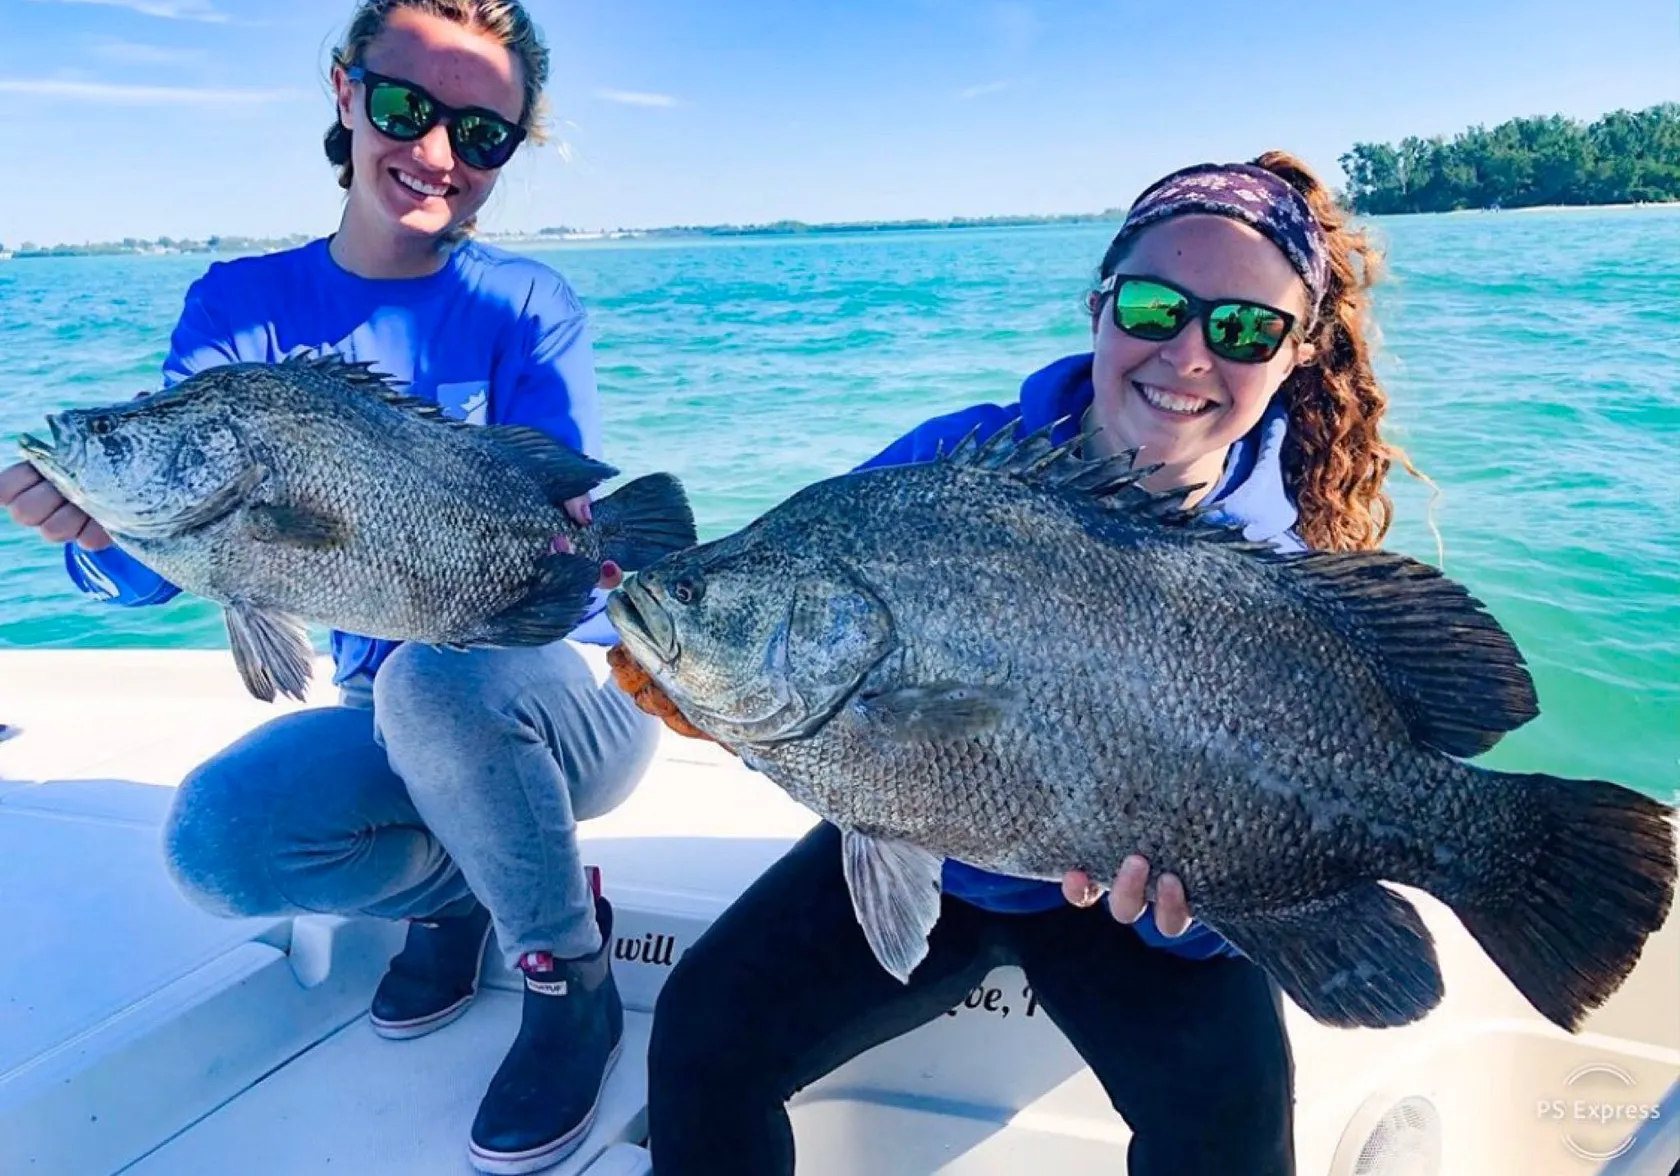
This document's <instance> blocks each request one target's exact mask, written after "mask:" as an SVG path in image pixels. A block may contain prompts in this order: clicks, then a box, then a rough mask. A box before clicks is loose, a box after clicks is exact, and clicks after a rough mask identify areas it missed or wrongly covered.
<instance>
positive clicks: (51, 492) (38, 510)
mask: <svg viewBox="0 0 1680 1176" xmlns="http://www.w3.org/2000/svg"><path fill="white" fill-rule="evenodd" d="M0 506H3V507H5V508H6V509H7V511H8V512H10V514H11V516H12V521H13V522H14V523H17V524H18V525H19V526H23V527H33V528H34V529H35V530H37V531H39V532H41V538H43V539H45V540H47V541H48V542H49V543H67V542H69V541H70V540H72V539H74V540H75V541H76V543H77V545H78V546H80V547H82V548H84V549H86V550H88V551H99V550H101V549H103V548H106V547H109V546H111V537H110V536H109V535H107V534H106V533H105V528H104V527H101V526H100V525H99V524H98V523H96V522H94V521H93V520H92V519H90V518H88V516H87V515H86V514H84V513H82V511H81V509H80V508H78V507H75V506H72V505H71V504H70V503H69V502H68V501H67V500H66V499H65V497H64V495H62V494H60V493H59V492H58V487H56V486H54V485H53V484H52V483H51V482H49V481H47V480H46V479H45V478H43V477H42V476H41V474H40V471H39V470H37V469H36V468H35V467H34V466H32V465H30V464H29V463H28V462H26V461H21V462H19V463H18V464H17V465H14V466H9V467H7V468H6V469H3V470H0Z"/></svg>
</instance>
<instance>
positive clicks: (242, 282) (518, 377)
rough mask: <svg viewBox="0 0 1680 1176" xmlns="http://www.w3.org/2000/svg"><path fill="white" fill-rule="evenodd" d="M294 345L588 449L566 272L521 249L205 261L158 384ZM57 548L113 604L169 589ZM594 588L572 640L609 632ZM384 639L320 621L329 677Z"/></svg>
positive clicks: (286, 351)
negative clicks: (410, 260)
mask: <svg viewBox="0 0 1680 1176" xmlns="http://www.w3.org/2000/svg"><path fill="white" fill-rule="evenodd" d="M299 350H309V351H315V352H331V353H333V354H336V355H339V356H341V357H342V358H344V359H346V360H348V361H350V362H353V363H355V362H365V363H372V364H373V365H374V367H375V368H377V369H378V370H379V371H381V372H383V373H385V374H386V375H388V376H390V377H392V378H393V379H394V380H396V381H398V382H399V383H400V384H404V385H406V387H405V388H404V391H405V392H407V393H408V394H409V395H411V396H415V397H419V398H420V399H423V400H429V401H431V402H432V403H434V404H437V405H438V406H439V407H441V408H442V409H443V411H444V412H445V414H447V415H448V416H451V417H454V418H455V419H457V420H465V421H469V422H471V423H473V424H478V425H485V424H489V425H528V426H530V427H532V428H535V429H539V430H541V431H542V432H544V433H547V434H548V435H549V436H551V437H554V438H555V439H557V440H559V441H561V442H563V443H564V444H566V445H568V446H570V447H571V448H573V449H577V450H581V451H582V452H584V453H587V454H589V455H590V456H592V457H598V456H599V450H600V420H599V415H598V409H597V405H596V390H595V364H594V358H593V355H592V349H591V346H590V342H589V331H588V320H587V315H586V313H585V311H584V308H583V304H582V303H581V302H579V301H578V297H577V295H576V294H575V293H574V292H573V291H572V288H571V286H569V285H568V284H567V282H566V280H565V279H564V278H563V277H561V276H560V275H559V274H558V273H556V272H555V271H554V270H552V269H550V268H549V267H548V266H546V265H544V264H542V263H541V262H540V261H537V260H535V259H533V258H529V257H521V256H519V255H518V254H514V253H509V252H506V251H505V250H501V249H495V248H492V247H490V246H488V245H484V244H482V243H480V242H476V241H468V242H466V243H464V244H462V245H460V246H459V247H457V248H456V249H455V250H454V252H453V253H451V254H450V257H449V260H448V262H447V263H446V264H445V265H444V266H443V268H441V269H440V270H438V272H437V273H435V274H431V275H428V276H426V277H422V278H403V279H394V280H383V279H375V278H362V277H357V276H356V275H354V274H352V273H349V272H348V271H346V270H344V269H342V268H340V267H339V265H338V263H337V262H335V261H334V260H333V258H332V254H331V253H330V252H329V250H328V240H327V239H326V238H322V239H320V240H316V241H311V242H310V243H309V244H307V245H303V246H300V247H299V248H297V249H288V250H285V251H283V252H279V253H270V254H267V255H264V256H258V257H242V258H237V259H234V260H231V261H219V262H216V263H215V264H214V265H212V266H210V268H209V269H208V270H207V271H206V272H205V274H204V276H203V277H201V278H199V279H198V280H197V281H196V282H194V283H193V284H192V287H191V288H190V289H189V290H188V291H187V297H186V305H185V307H184V308H183V310H182V312H181V317H180V320H179V322H178V323H177V324H176V327H175V332H174V335H173V336H172V337H171V339H170V348H169V356H168V358H167V359H165V361H164V365H163V376H164V380H163V386H164V387H166V388H169V387H173V386H174V385H176V384H179V383H180V382H181V381H183V380H185V379H186V378H187V377H189V376H191V375H193V374H195V373H197V372H201V371H204V370H206V369H208V368H212V367H216V366H218V365H220V364H229V363H275V362H278V361H279V360H282V359H284V358H286V357H287V356H288V355H291V354H293V353H294V352H297V351H299ZM64 559H65V566H66V570H67V571H68V572H69V574H70V578H71V580H72V581H73V582H74V583H75V584H76V586H77V587H78V588H80V589H81V590H82V591H84V592H87V593H89V594H91V595H93V596H98V597H102V598H104V599H106V600H109V601H112V602H113V603H116V604H120V605H128V606H140V605H150V604H161V603H163V602H164V601H167V600H170V599H171V598H173V597H174V596H175V595H176V594H177V593H178V592H179V591H180V589H179V588H177V587H176V586H175V585H174V584H171V583H170V582H169V581H168V580H166V579H164V578H163V577H162V576H160V575H158V574H157V573H156V572H154V571H152V570H151V569H150V568H148V567H146V566H145V565H143V564H141V563H140V562H139V561H138V560H136V559H135V558H134V557H133V556H130V555H129V554H127V553H126V552H124V551H122V550H121V549H120V548H116V547H109V548H106V549H105V550H103V551H98V552H90V551H86V550H84V549H82V548H81V547H79V546H77V545H76V544H74V543H70V544H67V545H66V546H65V552H64ZM605 601H606V596H605V594H604V593H601V592H597V593H596V594H595V600H594V601H593V602H592V605H591V609H590V613H589V615H588V617H587V618H586V619H585V620H584V621H583V623H582V624H581V625H580V626H579V627H578V628H577V629H575V630H573V631H572V633H570V634H569V636H570V637H571V638H572V639H574V640H580V641H587V642H591V643H593V644H600V645H610V644H612V643H613V642H614V641H616V639H617V638H616V636H615V635H614V633H613V631H612V627H611V625H609V624H608V623H607V620H606V615H605V612H604V605H605ZM397 644H398V643H397V642H394V641H383V640H375V639H373V638H369V637H362V636H358V635H356V634H353V633H340V632H334V633H333V634H332V651H333V660H334V662H335V668H336V672H335V673H334V675H333V681H334V682H335V683H343V682H345V681H346V680H348V679H350V678H352V677H355V676H356V675H358V674H366V675H367V676H369V677H372V676H373V674H374V673H375V672H376V671H377V670H378V668H379V666H380V664H381V663H383V662H384V660H385V658H386V657H388V656H389V655H390V653H391V651H392V650H393V649H395V648H396V647H397Z"/></svg>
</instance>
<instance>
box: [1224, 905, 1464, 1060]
mask: <svg viewBox="0 0 1680 1176" xmlns="http://www.w3.org/2000/svg"><path fill="white" fill-rule="evenodd" d="M1197 917H1198V918H1201V919H1203V920H1204V921H1205V922H1207V924H1208V925H1209V926H1211V927H1213V928H1214V929H1215V930H1217V931H1218V932H1219V933H1220V934H1221V935H1223V936H1224V937H1225V938H1226V939H1227V940H1229V941H1230V942H1231V943H1232V944H1233V945H1235V946H1236V947H1237V949H1238V950H1240V951H1241V952H1242V953H1243V954H1244V955H1246V956H1248V958H1249V959H1251V960H1253V961H1254V962H1255V963H1256V964H1258V965H1260V967H1262V968H1264V969H1265V970H1266V971H1267V972H1268V973H1269V974H1270V975H1271V977H1272V978H1273V979H1274V980H1276V981H1277V982H1278V984H1280V985H1281V986H1282V987H1283V990H1284V991H1285V992H1287V993H1288V994H1289V998H1290V999H1291V1000H1293V1001H1294V1002H1295V1003H1296V1004H1298V1005H1300V1006H1301V1008H1302V1010H1303V1011H1305V1012H1306V1013H1307V1014H1308V1015H1309V1016H1310V1017H1312V1018H1313V1020H1315V1021H1319V1022H1321V1023H1323V1024H1326V1025H1336V1026H1341V1027H1344V1028H1352V1027H1355V1026H1363V1027H1365V1028H1374V1029H1376V1028H1389V1027H1393V1026H1396V1025H1406V1024H1410V1023H1411V1022H1413V1021H1416V1020H1418V1019H1420V1018H1421V1017H1423V1016H1424V1015H1425V1014H1427V1013H1428V1012H1429V1011H1430V1010H1431V1009H1433V1008H1434V1007H1435V1006H1436V1005H1438V1004H1440V1003H1441V996H1442V992H1443V988H1442V981H1441V966H1440V963H1439V961H1437V959H1436V957H1435V942H1434V940H1433V939H1432V938H1431V937H1430V934H1429V929H1428V928H1427V927H1425V926H1424V924H1423V919H1422V917H1421V916H1419V914H1418V912H1417V908H1416V907H1414V906H1412V904H1411V903H1410V902H1408V901H1406V899H1404V898H1402V897H1401V896H1400V895H1398V894H1396V893H1394V892H1393V891H1392V890H1389V889H1387V888H1386V887H1384V886H1382V885H1380V884H1379V883H1376V882H1361V883H1358V884H1356V885H1354V886H1352V887H1349V888H1348V889H1346V890H1343V891H1339V892H1337V893H1335V894H1330V895H1326V896H1324V897H1322V898H1314V899H1309V900H1306V901H1303V902H1299V903H1296V904H1295V905H1293V906H1288V907H1283V908H1280V909H1274V910H1268V911H1261V912H1247V913H1244V914H1242V915H1226V914H1224V913H1222V912H1221V913H1208V914H1205V915H1203V914H1198V916H1197Z"/></svg>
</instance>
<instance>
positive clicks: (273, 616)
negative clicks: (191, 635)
mask: <svg viewBox="0 0 1680 1176" xmlns="http://www.w3.org/2000/svg"><path fill="white" fill-rule="evenodd" d="M224 615H225V616H226V619H227V631H228V642H229V644H230V645H231V646H232V648H233V662H234V664H235V665H236V666H238V667H239V676H240V678H242V679H243V680H244V682H245V689H247V690H249V691H250V692H251V694H252V695H253V696H255V697H257V698H260V699H262V700H263V701H264V702H273V701H274V695H275V693H276V692H277V691H278V692H279V693H281V694H284V695H286V696H287V697H289V698H295V699H297V700H298V701H299V702H302V701H303V700H304V695H305V692H306V691H307V690H308V688H309V679H310V676H311V672H312V666H311V663H312V662H313V660H314V656H315V655H314V651H313V650H312V649H310V647H309V639H308V637H307V635H306V634H305V633H304V629H303V626H302V625H300V624H299V623H298V622H297V621H295V620H293V619H292V618H291V617H288V616H286V615H284V614H283V613H277V612H270V611H268V610H266V609H260V608H255V607H253V606H251V605H248V604H239V603H234V604H230V605H228V606H227V608H226V610H225V614H224Z"/></svg>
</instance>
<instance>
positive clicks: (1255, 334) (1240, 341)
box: [1097, 274, 1295, 363]
mask: <svg viewBox="0 0 1680 1176" xmlns="http://www.w3.org/2000/svg"><path fill="white" fill-rule="evenodd" d="M1097 292H1098V294H1099V295H1100V296H1102V297H1107V296H1109V295H1113V298H1114V325H1115V326H1116V327H1117V328H1119V329H1120V330H1121V331H1124V332H1125V333H1126V334H1128V335H1130V336H1132V337H1133V338H1134V339H1147V340H1150V341H1151V342H1156V343H1164V342H1166V341H1167V340H1168V339H1171V338H1173V337H1174V336H1175V335H1177V334H1178V333H1179V332H1180V331H1182V330H1183V329H1184V328H1185V327H1186V326H1188V325H1189V323H1190V321H1191V320H1192V319H1197V318H1199V319H1201V320H1202V338H1203V339H1204V340H1205V341H1206V342H1207V348H1208V350H1209V351H1211V352H1213V353H1214V354H1215V355H1217V356H1219V358H1221V359H1228V360H1231V361H1232V362H1233V363H1265V362H1266V361H1267V360H1269V359H1271V358H1272V356H1274V355H1276V354H1277V353H1278V350H1279V349H1280V348H1281V347H1282V346H1283V344H1284V340H1286V339H1288V338H1289V333H1290V332H1291V331H1292V330H1294V329H1295V316H1294V315H1292V314H1290V313H1289V312H1288V311H1284V310H1279V309H1278V308H1277V307H1275V306H1267V305H1266V304H1265V303H1263V302H1247V301H1244V300H1242V299H1240V298H1221V299H1218V300H1215V301H1211V302H1209V301H1205V300H1203V299H1201V298H1197V297H1196V296H1195V295H1194V294H1192V293H1190V292H1189V291H1188V290H1181V289H1180V288H1179V287H1177V286H1175V285H1173V284H1172V283H1171V282H1167V281H1163V280H1162V279H1160V278H1151V277H1144V276H1142V275H1138V274H1111V275H1110V276H1109V277H1108V278H1107V279H1105V280H1104V282H1103V284H1102V285H1101V286H1099V287H1097Z"/></svg>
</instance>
